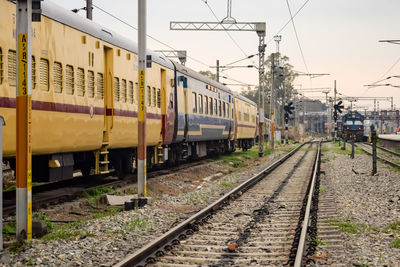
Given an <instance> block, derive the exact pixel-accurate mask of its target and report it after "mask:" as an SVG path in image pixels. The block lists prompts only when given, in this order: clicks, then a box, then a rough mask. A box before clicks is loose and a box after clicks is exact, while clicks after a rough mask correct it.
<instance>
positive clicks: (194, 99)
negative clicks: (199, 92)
mask: <svg viewBox="0 0 400 267" xmlns="http://www.w3.org/2000/svg"><path fill="white" fill-rule="evenodd" d="M192 94H193V113H197V96H196V93H192Z"/></svg>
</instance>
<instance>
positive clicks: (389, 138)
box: [378, 134, 400, 149]
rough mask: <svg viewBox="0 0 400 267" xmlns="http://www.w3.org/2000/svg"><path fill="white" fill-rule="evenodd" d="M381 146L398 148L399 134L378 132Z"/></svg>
mask: <svg viewBox="0 0 400 267" xmlns="http://www.w3.org/2000/svg"><path fill="white" fill-rule="evenodd" d="M378 137H379V140H380V141H381V144H382V146H384V147H386V148H389V149H390V148H400V135H398V134H379V135H378Z"/></svg>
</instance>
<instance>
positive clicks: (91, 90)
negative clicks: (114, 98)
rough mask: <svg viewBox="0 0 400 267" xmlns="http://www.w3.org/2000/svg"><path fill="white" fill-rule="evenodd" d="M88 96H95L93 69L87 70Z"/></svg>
mask: <svg viewBox="0 0 400 267" xmlns="http://www.w3.org/2000/svg"><path fill="white" fill-rule="evenodd" d="M87 96H88V97H90V98H93V97H94V72H93V71H91V70H88V72H87Z"/></svg>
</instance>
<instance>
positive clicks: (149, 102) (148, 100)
mask: <svg viewBox="0 0 400 267" xmlns="http://www.w3.org/2000/svg"><path fill="white" fill-rule="evenodd" d="M147 106H149V107H151V87H150V86H147Z"/></svg>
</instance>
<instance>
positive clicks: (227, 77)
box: [220, 71, 255, 86]
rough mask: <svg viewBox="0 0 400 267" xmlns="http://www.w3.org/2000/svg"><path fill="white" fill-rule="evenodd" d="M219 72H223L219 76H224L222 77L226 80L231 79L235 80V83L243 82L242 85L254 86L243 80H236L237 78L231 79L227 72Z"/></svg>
mask: <svg viewBox="0 0 400 267" xmlns="http://www.w3.org/2000/svg"><path fill="white" fill-rule="evenodd" d="M221 73H222V74H224V76H220V77H221V78H224V79H227V80H231V81H234V82H237V83H241V84H243V85H251V86H255V85H254V84H250V83H245V82H242V81H238V80H236V79H233V78H232V77H230V76H229V75H228V74H226V73H225V72H223V71H221Z"/></svg>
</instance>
